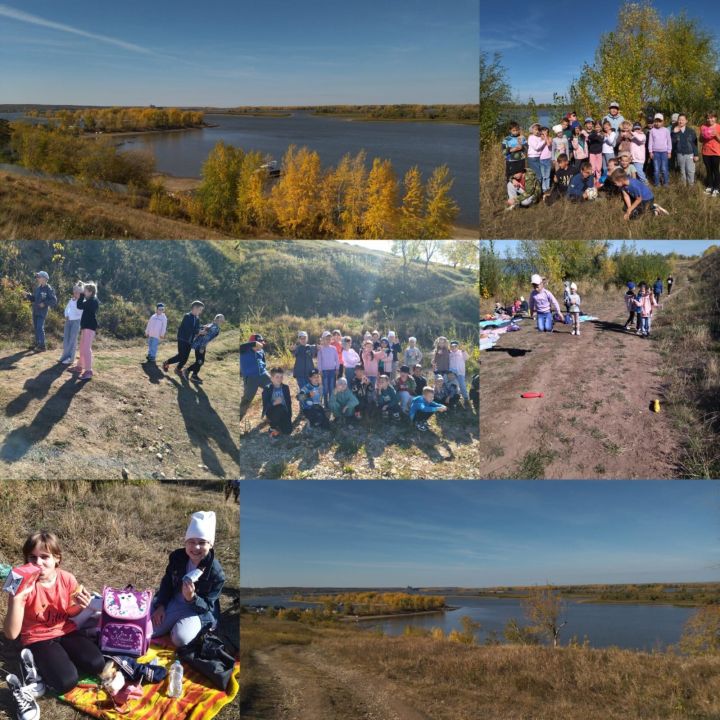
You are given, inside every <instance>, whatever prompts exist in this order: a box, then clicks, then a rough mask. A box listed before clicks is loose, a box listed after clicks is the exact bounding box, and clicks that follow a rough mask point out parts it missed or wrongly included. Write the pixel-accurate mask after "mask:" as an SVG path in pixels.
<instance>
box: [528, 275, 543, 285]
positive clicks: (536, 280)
mask: <svg viewBox="0 0 720 720" xmlns="http://www.w3.org/2000/svg"><path fill="white" fill-rule="evenodd" d="M541 282H542V278H541V277H540V276H539V275H538V274H537V273H535V274H534V275H533V276H532V277H531V278H530V284H531V285H539V284H540V283H541Z"/></svg>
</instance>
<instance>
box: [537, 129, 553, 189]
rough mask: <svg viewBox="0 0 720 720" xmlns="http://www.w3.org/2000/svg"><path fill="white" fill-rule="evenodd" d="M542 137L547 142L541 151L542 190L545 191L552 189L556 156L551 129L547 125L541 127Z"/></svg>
mask: <svg viewBox="0 0 720 720" xmlns="http://www.w3.org/2000/svg"><path fill="white" fill-rule="evenodd" d="M540 138H541V139H542V140H543V142H544V143H545V144H544V145H543V147H542V150H541V151H540V183H541V185H542V191H543V192H544V193H545V192H548V191H549V190H550V175H551V173H552V170H553V160H554V159H555V158H554V156H553V152H552V149H551V148H552V143H553V141H552V138H551V137H550V130H548V128H546V127H543V128H540Z"/></svg>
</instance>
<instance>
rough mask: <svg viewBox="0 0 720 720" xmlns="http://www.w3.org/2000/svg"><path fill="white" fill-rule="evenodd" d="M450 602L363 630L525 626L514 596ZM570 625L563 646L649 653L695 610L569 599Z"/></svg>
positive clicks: (262, 601)
mask: <svg viewBox="0 0 720 720" xmlns="http://www.w3.org/2000/svg"><path fill="white" fill-rule="evenodd" d="M446 602H447V603H448V605H450V606H452V607H456V608H458V609H457V610H450V611H446V612H444V613H433V614H429V615H414V616H410V617H397V618H391V619H385V620H379V621H361V622H360V623H359V624H360V626H361V627H365V628H368V629H371V628H377V627H380V628H382V630H383V632H384V633H385V634H386V635H401V634H402V633H403V631H404V629H405V627H406V626H407V625H412V626H415V627H421V628H426V629H430V628H433V627H439V628H442V629H443V631H444V632H445V633H446V634H447V633H448V632H450V631H451V630H460V629H461V618H462V617H463V616H469V617H471V618H472V619H473V620H475V621H476V622H479V623H481V625H482V629H481V630H480V631H479V632H478V633H477V639H478V641H479V642H482V641H484V639H485V638H486V637H487V636H488V633H490V632H492V631H495V632H496V633H497V635H498V637H499V638H500V639H502V632H503V628H504V627H505V624H506V623H507V621H508V620H510V619H511V618H515V619H516V620H517V621H518V622H519V623H520V624H524V616H523V611H522V608H521V606H520V600H518V599H516V598H501V599H498V598H480V597H462V596H457V597H454V596H447V597H446ZM243 603H244V604H248V605H284V606H285V607H312V606H311V605H309V604H307V603H294V602H290V601H288V598H287V597H282V596H274V597H266V598H256V597H243ZM566 610H567V611H566V615H565V619H566V620H567V623H568V624H567V625H566V626H565V627H564V628H563V629H562V631H561V642H562V644H567V642H568V640H569V639H570V638H571V637H573V636H576V637H577V638H578V640H579V641H582V640H583V639H584V638H585V637H586V636H587V638H588V640H589V642H590V645H591V646H592V647H596V648H601V647H609V646H611V645H615V646H617V647H621V648H625V649H628V650H645V651H650V650H653V649H656V648H665V647H667V646H668V645H672V644H675V643H677V642H678V641H679V640H680V635H681V634H682V630H683V626H684V624H685V622H686V621H687V619H688V618H689V617H690V615H692V613H693V612H694V611H695V608H688V607H675V606H674V605H640V604H601V603H579V602H575V601H568V602H567V604H566Z"/></svg>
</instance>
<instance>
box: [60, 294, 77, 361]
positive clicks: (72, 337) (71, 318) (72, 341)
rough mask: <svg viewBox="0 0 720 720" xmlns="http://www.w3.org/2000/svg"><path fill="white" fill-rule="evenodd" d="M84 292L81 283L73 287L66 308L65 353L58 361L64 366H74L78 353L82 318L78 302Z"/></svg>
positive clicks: (63, 352)
mask: <svg viewBox="0 0 720 720" xmlns="http://www.w3.org/2000/svg"><path fill="white" fill-rule="evenodd" d="M82 292H83V284H82V283H81V282H79V283H77V284H75V285H73V289H72V297H71V298H70V299H69V300H68V302H67V305H66V306H65V313H64V315H65V328H64V330H63V351H62V356H61V357H60V359H59V360H58V362H59V363H62V364H63V365H72V364H73V362H74V360H75V354H76V353H77V345H78V337H79V336H80V319H81V318H82V313H83V311H82V310H78V306H77V301H78V300H79V299H80V295H82Z"/></svg>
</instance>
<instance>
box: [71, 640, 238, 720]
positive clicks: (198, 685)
mask: <svg viewBox="0 0 720 720" xmlns="http://www.w3.org/2000/svg"><path fill="white" fill-rule="evenodd" d="M153 658H157V661H158V663H159V664H160V665H163V666H164V667H167V668H168V672H169V670H170V665H172V663H173V662H174V661H175V651H174V649H170V648H166V647H161V646H160V645H156V644H154V643H153V644H152V645H151V646H150V649H149V650H148V652H147V654H146V655H143V657H141V658H138V660H139V662H151V661H152V659H153ZM183 670H184V673H183V694H182V697H181V698H171V697H167V695H166V691H167V683H168V681H167V680H165V682H164V683H162V684H161V685H143V688H142V691H143V694H142V697H141V698H138V699H137V700H131V701H129V702H128V703H127V706H126V707H127V709H128V712H126V713H119V712H117V711H116V710H115V708H114V706H113V703H112V701H111V700H110V698H109V697H108V695H107V693H106V692H105V691H104V690H103V688H102V687H101V686H100V685H99V684H98V683H97V682H95V680H94V679H93V678H87V679H84V680H82V681H81V682H80V683H79V684H78V686H77V687H75V688H73V689H72V690H71V691H70V692H68V693H65V695H61V696H60V699H61V700H64V701H65V702H66V703H69V704H70V705H72V706H73V707H75V708H76V709H77V710H80V711H81V712H84V713H87V714H88V715H90V716H92V717H94V718H100V719H101V720H121V719H124V720H168V719H169V718H172V720H210V719H211V718H214V717H215V716H216V715H217V714H218V713H219V712H220V710H221V709H222V708H223V707H224V706H225V705H227V704H228V703H230V702H232V701H233V700H234V698H235V697H236V695H237V694H238V689H239V684H238V683H239V679H240V663H239V662H237V663H236V664H235V671H234V672H233V677H232V679H231V680H230V685H229V687H228V690H227V692H222V691H221V690H217V689H216V688H214V687H211V686H210V685H209V681H208V680H207V679H206V678H205V677H203V676H202V675H201V674H200V673H197V672H195V671H194V670H191V669H189V668H188V667H186V666H183Z"/></svg>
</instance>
